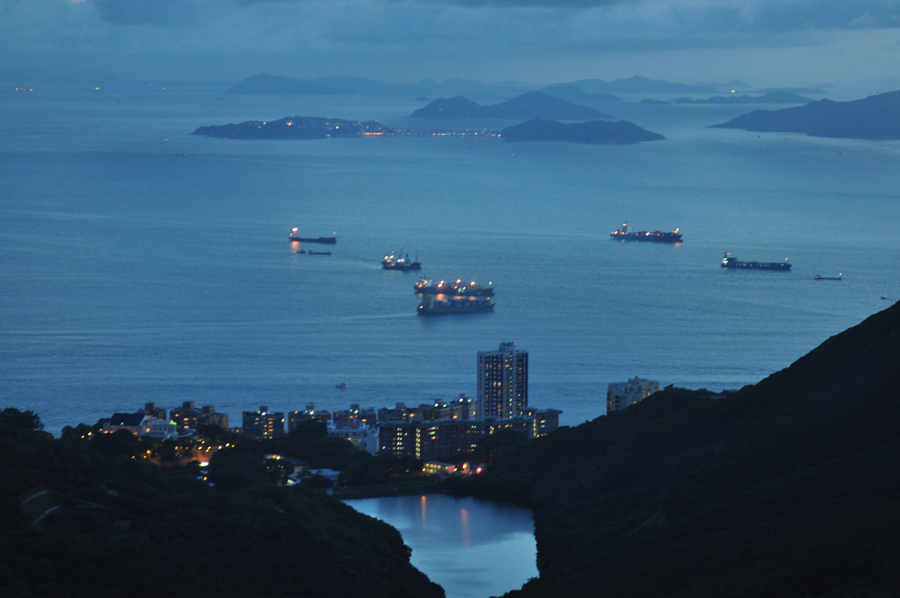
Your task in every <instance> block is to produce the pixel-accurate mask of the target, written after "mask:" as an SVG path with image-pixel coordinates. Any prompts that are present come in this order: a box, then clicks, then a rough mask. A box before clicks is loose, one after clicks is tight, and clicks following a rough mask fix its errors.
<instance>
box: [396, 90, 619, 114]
mask: <svg viewBox="0 0 900 598" xmlns="http://www.w3.org/2000/svg"><path fill="white" fill-rule="evenodd" d="M409 118H427V119H440V120H461V119H482V118H497V119H511V120H512V119H515V120H526V119H529V118H552V119H556V120H590V119H597V118H607V119H611V118H612V117H611V116H609V115H608V114H604V113H602V112H600V111H599V110H596V109H594V108H591V107H589V106H582V105H580V104H573V103H572V102H567V101H566V100H561V99H560V98H557V97H554V96H551V95H548V94H546V93H541V92H539V91H530V92H528V93H523V94H522V95H520V96H516V97H514V98H513V99H511V100H508V101H506V102H503V103H500V104H491V105H488V106H483V105H481V104H478V103H476V102H473V101H472V100H470V99H468V98H464V97H462V96H456V97H453V98H438V99H436V100H434V101H433V102H431V103H430V104H428V105H427V106H425V107H424V108H419V109H418V110H416V111H415V112H413V113H412V114H410V115H409Z"/></svg>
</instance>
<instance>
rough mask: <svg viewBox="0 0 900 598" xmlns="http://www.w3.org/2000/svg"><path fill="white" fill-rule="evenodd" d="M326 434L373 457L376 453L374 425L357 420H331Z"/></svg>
mask: <svg viewBox="0 0 900 598" xmlns="http://www.w3.org/2000/svg"><path fill="white" fill-rule="evenodd" d="M328 433H329V434H330V435H331V436H337V437H338V438H343V439H344V440H346V441H348V442H350V443H352V444H353V445H354V446H355V447H356V448H358V449H361V450H364V451H366V452H368V453H371V454H373V455H374V454H376V453H377V452H378V428H377V427H375V425H374V424H373V425H369V424H368V423H366V422H364V421H361V420H359V419H332V420H330V421H329V422H328Z"/></svg>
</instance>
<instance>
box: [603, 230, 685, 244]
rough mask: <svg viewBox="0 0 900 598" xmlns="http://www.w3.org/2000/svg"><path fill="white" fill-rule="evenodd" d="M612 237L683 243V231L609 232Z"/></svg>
mask: <svg viewBox="0 0 900 598" xmlns="http://www.w3.org/2000/svg"><path fill="white" fill-rule="evenodd" d="M609 236H610V238H612V239H615V240H616V241H650V242H652V243H681V233H664V232H661V231H658V230H657V231H638V232H634V233H632V232H622V231H618V230H617V231H613V232H611V233H609Z"/></svg>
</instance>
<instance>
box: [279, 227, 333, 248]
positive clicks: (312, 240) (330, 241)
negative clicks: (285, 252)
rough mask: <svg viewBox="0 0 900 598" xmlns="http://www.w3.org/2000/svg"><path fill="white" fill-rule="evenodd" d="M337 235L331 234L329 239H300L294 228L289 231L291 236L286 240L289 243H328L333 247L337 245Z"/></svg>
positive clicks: (297, 231)
mask: <svg viewBox="0 0 900 598" xmlns="http://www.w3.org/2000/svg"><path fill="white" fill-rule="evenodd" d="M336 235H337V234H336V233H331V236H330V237H301V236H300V233H299V230H298V229H297V227H296V226H295V227H294V228H292V229H291V234H290V235H289V236H288V239H290V240H291V241H298V242H300V243H330V244H331V245H334V244H335V243H337V236H336Z"/></svg>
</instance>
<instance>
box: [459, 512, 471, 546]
mask: <svg viewBox="0 0 900 598" xmlns="http://www.w3.org/2000/svg"><path fill="white" fill-rule="evenodd" d="M459 528H460V531H461V532H462V545H463V546H464V547H465V548H468V547H469V546H471V545H472V529H471V528H470V527H469V512H468V511H467V510H465V509H460V510H459Z"/></svg>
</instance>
